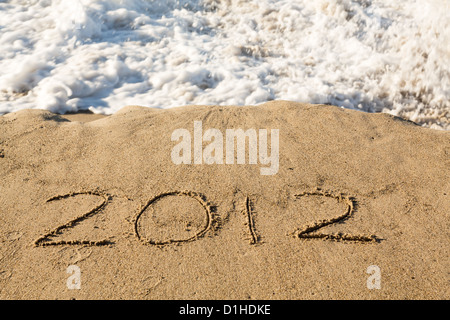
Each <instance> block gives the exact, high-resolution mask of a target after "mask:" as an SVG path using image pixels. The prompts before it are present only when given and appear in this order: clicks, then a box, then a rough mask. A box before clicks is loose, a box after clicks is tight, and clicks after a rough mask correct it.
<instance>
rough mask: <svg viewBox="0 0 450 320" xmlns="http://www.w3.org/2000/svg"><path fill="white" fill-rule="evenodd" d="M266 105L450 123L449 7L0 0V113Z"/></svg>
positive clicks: (344, 0) (417, 0)
mask: <svg viewBox="0 0 450 320" xmlns="http://www.w3.org/2000/svg"><path fill="white" fill-rule="evenodd" d="M272 99H285V100H293V101H301V102H311V103H330V104H334V105H338V106H342V107H345V108H352V109H360V110H364V111H370V112H380V111H382V112H389V113H392V114H395V115H399V116H402V117H405V118H408V119H410V120H413V121H416V122H419V123H421V124H423V125H426V126H430V127H433V128H443V129H447V130H448V129H450V123H449V116H450V1H449V0H428V1H423V0H404V1H390V0H358V1H356V0H314V1H308V0H279V1H276V0H222V1H220V0H216V1H214V0H203V1H202V0H197V1H196V0H180V1H175V0H153V1H149V0H147V1H145V0H120V1H119V0H113V1H111V0H71V1H64V0H53V1H52V0H28V1H26V0H10V1H1V0H0V113H6V112H12V111H17V110H20V109H24V108H40V109H48V110H51V111H53V112H58V113H65V112H70V111H77V110H84V109H89V110H91V111H93V112H95V113H106V114H111V113H114V112H115V111H117V110H118V109H120V108H122V107H124V106H125V105H144V106H149V107H159V108H169V107H174V106H181V105H187V104H221V105H225V104H227V105H228V104H234V105H244V104H245V105H248V104H258V103H261V102H265V101H267V100H272Z"/></svg>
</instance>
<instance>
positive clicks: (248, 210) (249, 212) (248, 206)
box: [244, 196, 259, 244]
mask: <svg viewBox="0 0 450 320" xmlns="http://www.w3.org/2000/svg"><path fill="white" fill-rule="evenodd" d="M244 214H245V215H246V217H247V223H246V224H247V226H248V229H249V233H250V237H251V238H250V244H257V243H258V242H259V237H258V234H257V233H256V229H255V222H254V221H253V207H252V203H251V201H250V198H249V197H248V196H247V197H245V206H244Z"/></svg>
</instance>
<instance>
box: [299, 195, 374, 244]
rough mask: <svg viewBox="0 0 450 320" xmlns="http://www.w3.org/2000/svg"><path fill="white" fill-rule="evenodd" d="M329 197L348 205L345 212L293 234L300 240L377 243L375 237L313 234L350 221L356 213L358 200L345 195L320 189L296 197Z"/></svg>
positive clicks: (340, 233) (304, 227)
mask: <svg viewBox="0 0 450 320" xmlns="http://www.w3.org/2000/svg"><path fill="white" fill-rule="evenodd" d="M311 196H319V197H327V198H332V199H335V200H337V201H338V202H339V203H344V204H346V205H347V208H346V210H345V212H344V213H343V214H342V215H339V216H337V217H334V218H330V219H324V220H319V221H316V222H314V223H313V224H312V225H306V226H303V227H302V228H301V229H297V230H295V231H294V232H293V234H295V235H296V236H297V237H298V238H300V239H323V240H335V241H355V242H374V241H377V237H376V236H375V235H350V234H346V233H342V232H339V233H336V234H328V233H313V232H314V231H317V230H319V229H322V228H324V227H326V226H328V225H331V224H334V223H338V222H343V221H345V220H347V219H349V218H350V217H351V216H352V214H353V213H354V211H355V204H356V200H355V199H354V198H352V197H348V196H345V195H343V194H334V193H332V192H328V191H322V190H320V189H318V190H316V191H312V192H303V193H300V194H296V195H295V196H294V197H295V198H296V199H300V198H302V197H311Z"/></svg>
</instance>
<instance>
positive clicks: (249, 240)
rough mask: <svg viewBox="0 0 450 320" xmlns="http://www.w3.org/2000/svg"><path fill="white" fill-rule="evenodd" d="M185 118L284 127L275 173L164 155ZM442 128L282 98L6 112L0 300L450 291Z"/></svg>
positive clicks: (219, 125) (383, 295)
mask: <svg viewBox="0 0 450 320" xmlns="http://www.w3.org/2000/svg"><path fill="white" fill-rule="evenodd" d="M195 121H197V123H199V122H201V124H202V130H203V131H202V132H203V133H205V132H213V131H207V130H208V129H211V128H214V129H215V131H214V132H216V133H218V132H222V133H223V134H224V139H225V132H227V131H226V130H227V129H238V128H241V129H243V130H249V129H254V130H255V131H256V132H260V136H259V137H260V138H261V132H265V131H261V130H262V129H265V130H267V132H269V133H270V132H272V133H273V132H275V131H273V130H275V129H276V130H279V131H278V132H279V146H278V147H279V150H278V154H279V156H278V159H277V161H278V168H277V170H276V171H273V172H272V174H268V175H263V174H261V172H262V170H261V168H264V167H268V164H267V162H265V163H263V161H262V159H263V158H261V157H259V158H258V159H257V161H256V163H252V162H251V159H250V157H251V152H250V151H251V149H250V148H247V151H248V154H247V155H246V158H245V161H244V163H243V164H238V163H237V161H235V162H234V163H233V164H231V163H227V162H226V161H225V160H224V161H223V163H217V162H220V161H217V162H216V163H212V164H207V163H205V159H206V158H203V160H204V161H202V163H199V164H195V163H194V162H192V163H190V164H189V163H188V164H185V163H181V164H176V163H174V161H173V156H171V155H172V154H173V150H174V147H175V146H176V145H177V143H179V141H173V139H172V137H173V132H175V131H176V130H178V129H184V131H183V132H190V133H192V135H193V136H194V137H195V132H194V131H195V130H194V122H195ZM258 130H259V131H258ZM271 130H272V131H271ZM449 137H450V136H449V133H448V132H446V131H438V130H432V129H428V128H423V127H420V126H418V125H415V124H414V123H412V122H410V121H404V120H402V119H400V118H396V117H393V116H390V115H387V114H369V113H364V112H359V111H352V110H347V109H342V108H338V107H334V106H326V105H311V104H300V103H294V102H288V101H275V102H270V103H266V104H263V105H259V106H246V107H234V106H229V107H225V106H187V107H179V108H172V109H167V110H159V109H152V108H144V107H137V106H129V107H125V108H123V109H121V110H120V111H118V112H116V113H115V114H113V115H111V116H108V117H105V116H95V115H89V114H80V115H67V116H60V115H56V114H53V113H50V112H48V111H43V110H21V111H18V112H15V113H9V114H6V115H4V116H1V117H0V176H1V183H0V242H1V245H0V298H1V299H269V300H271V299H274V300H278V299H286V300H291V299H448V298H449V297H450V295H449V286H448V269H449V260H448V256H449V252H448V243H449V233H448V230H449V215H448V213H449V212H450V210H449V209H450V202H449V191H450V190H449V182H450V181H449V174H450V172H449V168H450V166H449V150H450V139H449ZM203 138H205V137H203ZM216 138H217V135H216ZM205 140H206V139H204V140H203V141H200V144H198V142H196V143H197V146H193V149H192V150H193V154H192V159H194V160H195V150H196V149H195V148H196V147H199V146H200V148H202V151H203V156H205V153H206V151H207V150H208V149H207V147H208V144H211V142H208V141H205ZM210 141H211V140H210ZM259 142H260V141H259ZM271 142H272V144H271ZM192 143H193V144H194V141H192ZM273 143H274V140H270V138H268V145H269V149H270V150H269V149H268V150H267V151H268V155H270V151H272V155H273V152H274V151H275V145H274V144H273ZM216 146H218V144H217V145H216ZM259 146H261V145H259ZM259 149H261V147H260V148H259ZM216 150H218V149H216ZM216 152H217V151H216ZM214 156H218V154H214ZM215 159H216V160H218V159H219V157H216V158H215ZM223 159H225V151H224V153H223ZM69 266H75V268H76V270H78V273H76V272H75V273H73V272H72V271H73V270H75V269H73V267H72V269H69V270H68V267H69ZM70 270H72V271H70ZM68 272H69V273H68ZM74 275H78V280H77V281H78V282H77V281H75V282H72V284H73V283H76V284H78V285H79V288H77V290H73V288H70V284H69V282H70V281H72V278H70V277H73V276H74ZM375 277H376V278H375ZM69 278H70V279H69Z"/></svg>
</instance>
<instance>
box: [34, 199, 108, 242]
mask: <svg viewBox="0 0 450 320" xmlns="http://www.w3.org/2000/svg"><path fill="white" fill-rule="evenodd" d="M79 195H92V196H97V197H101V198H103V200H102V202H101V203H100V204H99V205H97V206H96V207H94V208H92V209H91V210H90V211H88V212H86V213H85V214H83V215H81V216H79V217H77V218H75V219H72V220H69V221H68V222H66V223H65V224H63V225H61V226H59V227H56V228H55V229H53V230H52V231H50V232H49V233H47V234H45V235H43V236H41V237H39V238H38V239H37V240H36V241H35V242H34V245H35V246H36V247H46V246H64V245H65V246H69V245H86V246H105V245H109V244H111V242H110V241H109V240H99V241H91V240H61V241H51V240H50V239H51V238H54V237H56V236H58V234H61V233H62V231H63V230H66V229H70V228H73V227H75V226H76V225H77V224H78V223H80V222H82V221H84V220H86V219H88V218H90V217H92V216H94V215H96V214H97V213H99V212H100V211H102V210H103V209H104V207H105V206H106V205H107V204H108V201H109V199H110V196H109V195H107V194H105V193H100V192H95V191H82V192H73V193H68V194H65V195H58V196H54V197H52V198H50V199H48V200H47V201H46V202H52V201H58V200H63V199H67V198H70V197H75V196H79Z"/></svg>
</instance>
